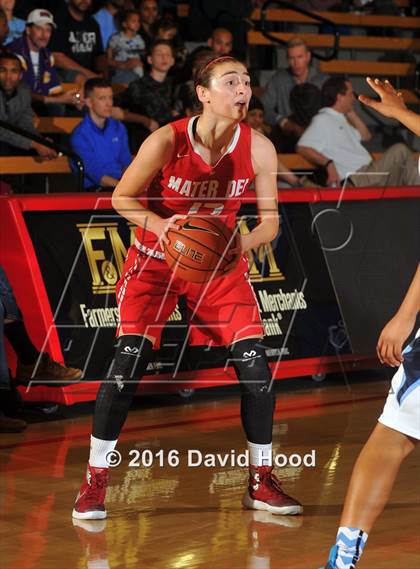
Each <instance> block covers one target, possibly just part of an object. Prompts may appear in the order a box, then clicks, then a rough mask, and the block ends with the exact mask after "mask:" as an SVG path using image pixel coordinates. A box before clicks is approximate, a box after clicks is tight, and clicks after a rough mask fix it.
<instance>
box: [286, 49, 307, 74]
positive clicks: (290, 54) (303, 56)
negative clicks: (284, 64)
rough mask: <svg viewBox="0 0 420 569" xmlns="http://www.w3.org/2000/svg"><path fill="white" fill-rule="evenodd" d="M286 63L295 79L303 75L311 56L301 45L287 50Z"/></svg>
mask: <svg viewBox="0 0 420 569" xmlns="http://www.w3.org/2000/svg"><path fill="white" fill-rule="evenodd" d="M287 61H288V63H289V67H290V69H291V71H292V74H293V75H295V76H296V77H300V76H301V75H304V74H305V73H306V72H307V70H308V67H309V62H310V61H311V54H310V52H309V51H308V50H307V49H306V48H305V46H303V45H296V46H295V47H290V48H289V49H288V50H287Z"/></svg>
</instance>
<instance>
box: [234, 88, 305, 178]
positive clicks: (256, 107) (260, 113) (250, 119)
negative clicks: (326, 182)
mask: <svg viewBox="0 0 420 569" xmlns="http://www.w3.org/2000/svg"><path fill="white" fill-rule="evenodd" d="M245 122H246V124H248V125H249V126H250V127H251V128H253V129H254V130H257V131H258V132H261V133H262V134H264V135H265V136H268V135H269V134H270V126H269V125H267V124H266V123H265V122H264V105H263V104H262V102H261V100H260V99H259V98H258V97H256V96H255V95H252V97H251V100H250V101H249V105H248V112H247V115H246V118H245ZM277 168H278V177H279V179H280V180H282V181H283V182H286V183H287V184H289V186H292V187H294V188H301V187H302V186H311V187H313V186H314V185H315V184H314V183H313V182H310V181H309V180H308V178H307V177H306V176H301V177H300V178H299V177H298V176H296V174H294V173H293V172H292V171H291V170H289V169H288V168H286V166H285V165H284V164H283V163H282V161H281V158H278V161H277Z"/></svg>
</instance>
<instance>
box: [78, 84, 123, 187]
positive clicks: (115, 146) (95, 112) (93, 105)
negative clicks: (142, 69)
mask: <svg viewBox="0 0 420 569" xmlns="http://www.w3.org/2000/svg"><path fill="white" fill-rule="evenodd" d="M85 103H86V107H87V113H86V115H85V118H84V119H83V121H82V122H81V123H80V124H79V125H78V126H77V127H76V128H75V129H74V131H73V133H72V135H71V138H70V143H71V146H72V148H73V150H74V151H75V152H76V153H77V154H78V155H79V156H80V158H81V159H82V161H83V164H84V167H85V178H84V188H85V190H91V189H98V188H114V187H115V186H116V185H117V184H118V182H119V180H120V178H121V176H122V175H123V173H124V171H125V169H126V168H127V166H128V165H129V164H130V163H131V160H132V157H131V153H130V148H129V145H128V136H127V131H126V128H125V126H124V125H123V124H122V123H121V122H119V121H117V120H114V119H113V118H111V114H112V105H113V96H112V88H111V83H110V82H109V81H108V80H107V79H101V78H95V79H88V80H87V81H86V83H85ZM72 167H74V166H72Z"/></svg>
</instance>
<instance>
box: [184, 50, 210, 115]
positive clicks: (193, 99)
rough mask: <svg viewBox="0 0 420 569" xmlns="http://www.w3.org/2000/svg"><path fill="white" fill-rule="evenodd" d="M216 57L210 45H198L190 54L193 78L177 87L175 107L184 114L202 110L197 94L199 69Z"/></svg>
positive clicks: (192, 113)
mask: <svg viewBox="0 0 420 569" xmlns="http://www.w3.org/2000/svg"><path fill="white" fill-rule="evenodd" d="M212 59H214V53H213V51H212V50H211V49H210V48H209V47H203V46H200V47H198V48H197V49H196V50H195V51H194V52H192V53H191V54H190V56H189V61H188V64H187V65H188V66H190V67H191V79H188V80H187V81H184V82H182V83H180V84H179V85H177V87H176V89H175V95H174V99H175V103H174V106H175V109H176V110H177V111H178V112H179V113H180V114H181V115H183V116H193V115H196V114H198V113H200V112H201V110H202V104H201V103H200V101H199V100H198V98H197V96H196V94H195V79H196V76H197V73H198V71H199V70H200V69H201V68H202V67H204V65H206V63H208V62H209V61H211V60H212Z"/></svg>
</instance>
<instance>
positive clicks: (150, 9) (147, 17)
mask: <svg viewBox="0 0 420 569" xmlns="http://www.w3.org/2000/svg"><path fill="white" fill-rule="evenodd" d="M139 11H140V20H141V30H140V35H141V37H142V38H143V40H144V43H145V44H146V50H147V51H150V48H151V45H152V43H153V42H154V39H155V34H154V31H155V26H156V22H157V21H158V18H159V7H158V3H157V1H156V0H140V2H139Z"/></svg>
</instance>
